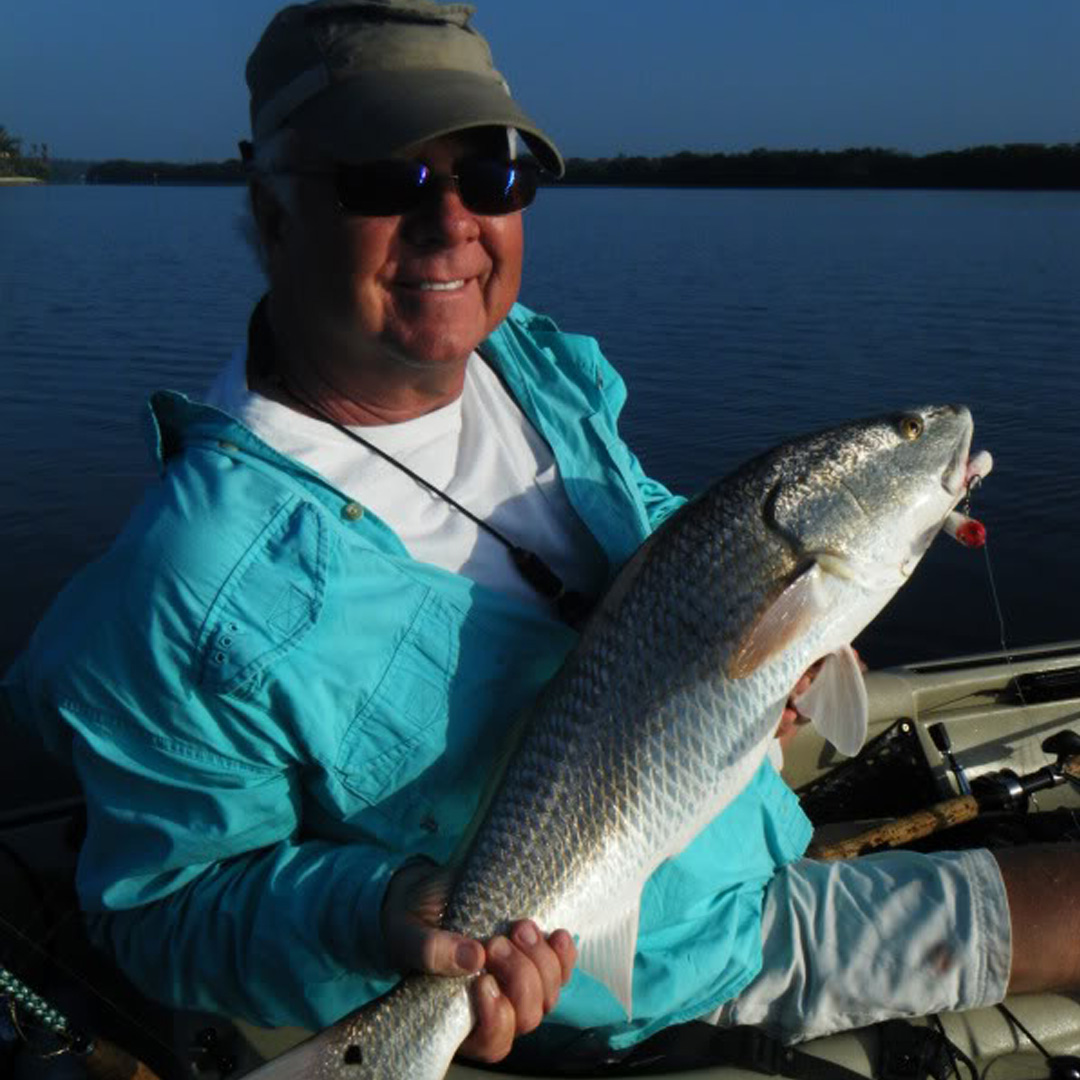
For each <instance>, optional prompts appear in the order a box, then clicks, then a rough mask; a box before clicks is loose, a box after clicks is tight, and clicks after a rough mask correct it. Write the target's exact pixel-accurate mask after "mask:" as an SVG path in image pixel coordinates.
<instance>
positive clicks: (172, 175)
mask: <svg viewBox="0 0 1080 1080" xmlns="http://www.w3.org/2000/svg"><path fill="white" fill-rule="evenodd" d="M85 180H86V183H88V184H242V183H244V181H245V180H246V177H245V175H244V171H243V167H242V166H241V164H240V159H239V158H236V159H233V160H230V161H201V162H197V163H195V164H190V165H178V164H176V163H175V162H169V161H127V160H118V161H100V162H98V163H97V164H95V165H91V166H90V167H89V168H88V169H87V170H86V175H85Z"/></svg>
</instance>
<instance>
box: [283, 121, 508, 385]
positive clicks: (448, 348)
mask: <svg viewBox="0 0 1080 1080" xmlns="http://www.w3.org/2000/svg"><path fill="white" fill-rule="evenodd" d="M506 153H507V149H506V135H505V132H502V131H491V130H485V131H480V132H474V133H468V132H466V133H462V134H458V135H452V136H446V137H443V138H439V139H433V140H431V141H430V142H427V143H425V144H423V146H421V147H420V148H419V149H418V150H417V151H416V152H415V153H413V154H410V155H409V156H410V157H413V158H415V159H416V160H419V161H422V162H423V163H424V164H426V165H428V166H429V167H430V168H431V169H432V171H433V172H435V173H436V174H438V175H446V174H450V173H453V172H455V163H456V162H458V161H460V160H461V159H462V158H465V157H470V156H486V157H500V158H503V159H505V156H506ZM522 241H523V238H522V226H521V214H520V213H514V214H507V215H505V216H500V217H489V216H484V215H481V214H477V213H474V212H472V211H470V210H469V209H467V208H466V207H465V205H464V204H463V203H462V201H461V198H460V196H459V195H458V193H457V190H456V188H455V187H454V186H453V185H451V184H445V185H442V187H441V191H440V193H439V194H438V195H434V196H431V197H429V198H428V199H426V200H425V201H424V202H423V203H422V204H421V205H419V206H418V207H417V208H416V209H414V210H411V211H409V212H408V213H405V214H402V215H399V216H395V217H361V216H352V215H349V214H348V213H346V212H344V211H342V210H341V209H339V208H338V206H337V199H336V196H335V191H334V181H333V177H332V176H325V177H324V176H302V177H300V178H299V179H298V184H297V190H296V199H295V206H294V213H293V214H291V215H287V216H286V218H285V220H284V221H283V223H282V227H281V229H280V233H279V236H278V238H277V240H276V242H273V243H272V244H271V249H270V267H271V286H272V289H273V292H274V295H275V300H276V301H279V302H280V301H284V302H285V303H286V305H287V306H288V307H289V309H290V312H289V317H290V320H291V321H293V323H294V325H296V326H297V327H298V328H300V330H301V333H302V335H303V337H304V338H306V339H308V340H315V341H323V342H325V343H327V344H328V345H329V346H330V347H331V348H334V349H338V350H340V353H341V357H342V359H343V360H345V359H346V358H347V360H348V362H350V363H361V364H364V365H378V366H381V367H383V368H386V369H388V370H393V368H394V366H395V365H405V366H408V367H412V368H416V367H427V368H429V367H431V366H433V365H450V366H453V365H459V364H463V363H464V360H465V358H466V357H467V356H468V355H469V353H470V352H471V351H472V350H473V349H474V348H475V347H476V346H477V345H478V344H479V343H480V342H481V341H482V340H483V339H484V338H485V337H487V335H488V334H489V333H490V332H491V331H492V330H493V329H494V328H495V327H496V326H497V325H498V324H499V323H500V322H501V321H502V319H503V318H504V317H505V315H506V313H507V312H508V311H509V310H510V307H511V305H512V304H513V303H514V301H515V300H516V299H517V294H518V289H519V287H520V283H521V261H522ZM305 331H306V332H305Z"/></svg>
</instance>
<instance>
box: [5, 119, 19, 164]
mask: <svg viewBox="0 0 1080 1080" xmlns="http://www.w3.org/2000/svg"><path fill="white" fill-rule="evenodd" d="M21 150H22V139H20V138H19V137H18V136H17V135H9V134H8V132H7V128H5V127H4V126H3V125H2V124H0V158H13V157H18V156H19V153H20V151H21Z"/></svg>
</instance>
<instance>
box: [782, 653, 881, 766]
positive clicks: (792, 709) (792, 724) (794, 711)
mask: <svg viewBox="0 0 1080 1080" xmlns="http://www.w3.org/2000/svg"><path fill="white" fill-rule="evenodd" d="M852 652H854V653H855V658H856V659H857V660H858V661H859V667H860V668H862V670H863V671H866V670H867V668H866V665H865V664H864V663H863V661H862V657H861V656H859V654H858V652H857V651H856V650H854V649H852ZM827 659H828V657H825V658H824V659H822V660H818V661H816V662H815V663H813V664H811V665H810V666H809V667H808V668H807V669H806V671H804V672H803V674H802V676H801V677H800V678H799V681H798V682H797V683H796V684H795V687H794V689H793V690H792V691H791V696H790V697H789V698H788V699H787V704H786V705H785V706H784V711H783V712H782V713H781V714H780V723H779V724H778V725H777V728H776V738H778V739H779V740H780V745H781V746H782V747H784V748H785V749H786V748H787V744H788V743H789V742H790V741H791V740H792V738H793V737H794V736H795V733H796V732H797V731H798V730H799V728H801V727H802V726H803V724H808V723H810V717H809V716H804V715H803V714H802V713H801V712H799V710H798V708H797V707H796V705H795V699H796V698H797V697H799V695H800V694H805V693H806V691H807V690H809V689H810V684H811V683H812V682H813V681H814V680H815V679H816V678H817V677H818V672H820V671H821V668H822V666H823V665H824V663H825V660H827Z"/></svg>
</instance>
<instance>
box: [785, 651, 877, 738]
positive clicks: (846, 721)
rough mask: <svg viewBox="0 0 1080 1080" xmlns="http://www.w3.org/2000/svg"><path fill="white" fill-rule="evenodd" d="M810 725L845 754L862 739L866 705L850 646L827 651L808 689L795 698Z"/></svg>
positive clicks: (864, 730)
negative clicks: (809, 720)
mask: <svg viewBox="0 0 1080 1080" xmlns="http://www.w3.org/2000/svg"><path fill="white" fill-rule="evenodd" d="M795 705H796V707H797V708H798V710H799V712H801V713H802V714H803V715H804V716H809V717H810V719H811V720H813V721H814V727H816V728H817V729H818V731H820V732H821V734H822V735H823V736H824V737H825V738H826V739H828V740H829V742H831V743H832V744H833V746H835V747H836V749H837V750H839V751H840V753H841V754H846V755H847V756H848V757H854V756H855V755H856V754H857V753H858V752H859V749H860V748H861V747H862V744H863V741H864V740H865V739H866V725H867V720H868V717H869V713H870V706H869V703H868V701H867V697H866V683H865V681H864V680H863V674H862V669H861V668H860V667H859V658H858V657H857V656H856V655H855V650H854V649H852V647H851V646H850V645H842V646H841V647H840V648H839V649H837V650H836V651H835V652H831V653H829V655H828V656H827V657H826V658H825V663H824V665H823V666H822V668H821V670H820V671H819V672H818V673H817V677H816V678H815V679H814V681H813V682H812V683H811V684H810V687H809V689H808V690H807V691H806V692H805V693H803V694H800V695H799V697H798V698H796V699H795Z"/></svg>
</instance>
